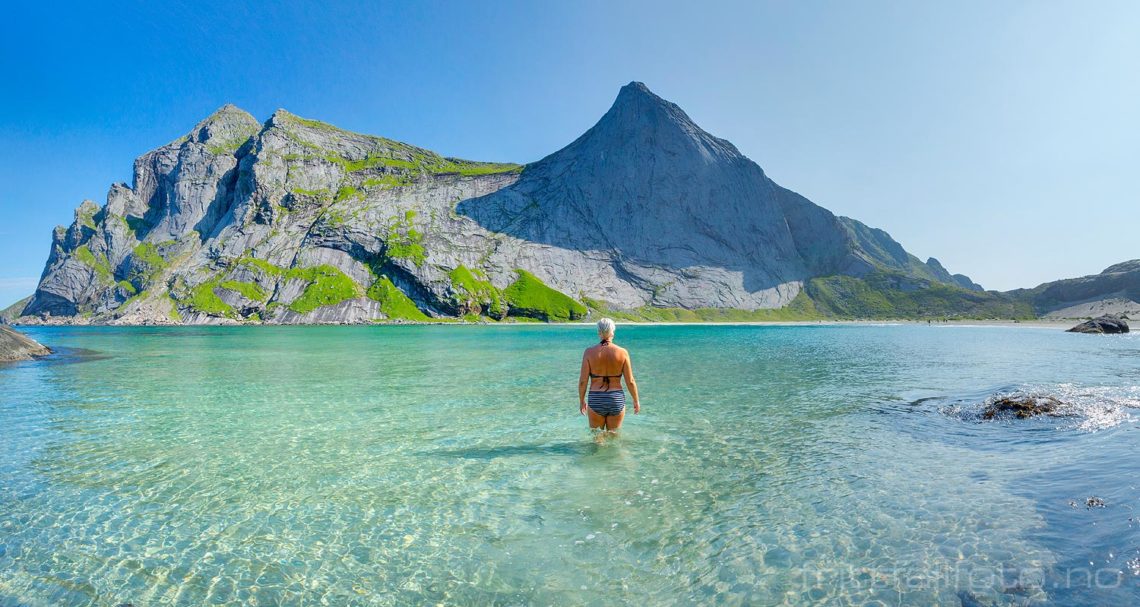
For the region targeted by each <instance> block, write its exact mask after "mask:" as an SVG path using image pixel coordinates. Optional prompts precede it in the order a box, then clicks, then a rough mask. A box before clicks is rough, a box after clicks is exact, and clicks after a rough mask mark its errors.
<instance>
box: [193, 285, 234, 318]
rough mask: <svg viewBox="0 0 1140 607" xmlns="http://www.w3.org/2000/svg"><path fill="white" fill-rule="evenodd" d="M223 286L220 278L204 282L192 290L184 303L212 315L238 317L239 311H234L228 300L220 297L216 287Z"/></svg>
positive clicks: (197, 310) (195, 309)
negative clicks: (225, 300)
mask: <svg viewBox="0 0 1140 607" xmlns="http://www.w3.org/2000/svg"><path fill="white" fill-rule="evenodd" d="M220 287H221V284H220V281H219V280H218V279H216V278H215V279H213V280H210V281H207V282H204V283H202V284H200V285H198V286H196V287H194V288H193V289H192V290H191V291H190V297H189V298H188V299H186V300H185V301H183V302H182V303H184V304H186V305H188V306H189V307H190V308H191V309H193V310H194V311H196V312H202V313H203V314H209V315H210V316H220V317H223V318H236V317H237V312H235V311H234V309H233V307H231V306H230V305H229V304H227V303H226V302H224V301H222V298H221V297H218V294H217V292H216V291H215V289H218V288H220Z"/></svg>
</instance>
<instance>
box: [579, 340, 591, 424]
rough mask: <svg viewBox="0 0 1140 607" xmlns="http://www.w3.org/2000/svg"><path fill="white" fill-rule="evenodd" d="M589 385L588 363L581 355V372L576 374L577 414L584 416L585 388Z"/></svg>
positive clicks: (584, 354)
mask: <svg viewBox="0 0 1140 607" xmlns="http://www.w3.org/2000/svg"><path fill="white" fill-rule="evenodd" d="M589 385H590V363H589V362H588V361H587V360H586V353H585V352H583V353H582V370H581V371H579V372H578V413H579V414H580V415H585V414H586V387H587V386H589Z"/></svg>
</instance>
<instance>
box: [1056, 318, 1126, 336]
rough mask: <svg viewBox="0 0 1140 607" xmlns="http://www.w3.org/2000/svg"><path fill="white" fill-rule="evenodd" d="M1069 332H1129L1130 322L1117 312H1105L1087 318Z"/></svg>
mask: <svg viewBox="0 0 1140 607" xmlns="http://www.w3.org/2000/svg"><path fill="white" fill-rule="evenodd" d="M1068 332H1069V333H1127V332H1128V323H1127V322H1125V321H1124V319H1123V318H1121V317H1119V316H1117V315H1115V314H1105V315H1104V316H1099V317H1097V318H1094V319H1092V320H1086V321H1085V322H1082V323H1081V324H1079V325H1077V326H1075V327H1073V328H1072V329H1069V331H1068Z"/></svg>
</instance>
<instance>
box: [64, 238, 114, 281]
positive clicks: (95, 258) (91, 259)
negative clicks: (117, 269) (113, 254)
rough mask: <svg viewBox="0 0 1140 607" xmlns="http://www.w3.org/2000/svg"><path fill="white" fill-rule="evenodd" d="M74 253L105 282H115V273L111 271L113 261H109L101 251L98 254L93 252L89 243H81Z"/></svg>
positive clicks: (77, 258)
mask: <svg viewBox="0 0 1140 607" xmlns="http://www.w3.org/2000/svg"><path fill="white" fill-rule="evenodd" d="M72 255H73V256H74V257H75V259H76V260H78V261H79V262H80V263H82V264H83V265H85V266H87V267H89V268H91V269H92V270H94V271H95V275H96V276H97V277H99V280H101V281H103V282H108V283H109V282H113V281H114V273H113V272H112V271H111V263H110V262H109V261H107V257H106V256H105V255H103V254H102V253H100V254H99V255H96V254H94V253H92V252H91V249H90V248H88V246H87V245H80V246H79V247H77V248H76V249H75V251H74V252H72Z"/></svg>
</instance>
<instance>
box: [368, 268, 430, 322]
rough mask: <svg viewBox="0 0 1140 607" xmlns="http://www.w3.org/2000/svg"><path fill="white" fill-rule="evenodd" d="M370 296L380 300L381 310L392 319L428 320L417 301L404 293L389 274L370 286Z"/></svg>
mask: <svg viewBox="0 0 1140 607" xmlns="http://www.w3.org/2000/svg"><path fill="white" fill-rule="evenodd" d="M368 297H369V298H370V299H373V300H375V301H378V302H380V311H381V312H383V313H384V315H385V316H387V317H388V318H392V319H405V320H428V317H427V315H426V314H424V313H423V312H421V311H420V309H419V308H418V307H416V302H414V301H412V298H410V297H408V296H407V295H405V294H404V292H403V291H401V290H400V289H399V287H397V286H396V285H395V284H393V283H392V281H391V280H390V279H389V278H388V277H387V276H380V277H379V278H377V279H376V282H374V283H372V286H371V287H368Z"/></svg>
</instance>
